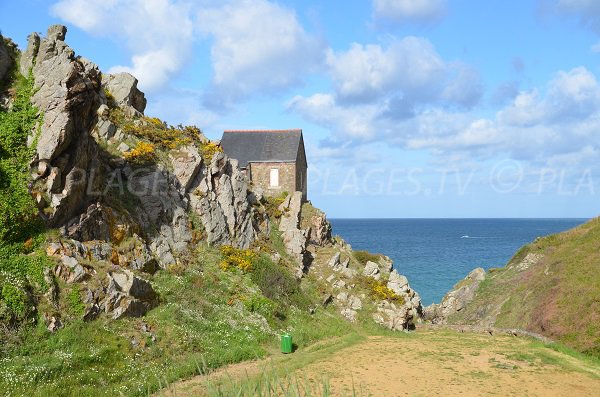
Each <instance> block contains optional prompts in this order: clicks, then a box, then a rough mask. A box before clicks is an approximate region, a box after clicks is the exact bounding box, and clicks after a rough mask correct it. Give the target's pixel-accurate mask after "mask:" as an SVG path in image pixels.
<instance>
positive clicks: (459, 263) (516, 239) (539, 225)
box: [331, 219, 586, 305]
mask: <svg viewBox="0 0 600 397" xmlns="http://www.w3.org/2000/svg"><path fill="white" fill-rule="evenodd" d="M585 221H586V219H331V224H332V226H333V233H334V234H337V235H340V236H342V237H343V238H344V240H346V241H347V242H348V243H350V244H351V245H352V248H353V249H359V250H368V251H371V252H379V253H383V254H385V255H387V256H389V257H390V258H392V259H393V260H394V267H395V268H396V269H397V270H398V272H400V273H401V274H404V275H406V276H407V277H408V280H409V282H410V284H411V286H412V287H413V288H414V289H415V290H416V291H417V292H419V294H420V295H421V299H422V301H423V304H424V305H429V304H430V303H433V302H439V301H440V300H441V299H442V297H443V296H444V294H445V293H446V292H448V291H449V290H450V289H451V288H452V286H453V285H454V284H455V283H456V282H457V281H459V280H461V279H462V278H464V277H465V276H466V275H467V273H469V272H470V271H471V270H472V269H474V268H476V267H483V268H484V269H486V270H487V269H489V268H491V267H502V266H504V265H505V264H506V262H508V260H509V259H510V258H511V257H512V256H513V255H514V253H515V252H516V251H517V250H518V249H519V248H520V247H521V246H523V245H525V244H527V243H529V242H531V241H533V240H534V239H535V238H536V237H538V236H545V235H548V234H553V233H557V232H561V231H563V230H567V229H570V228H572V227H574V226H577V225H579V224H581V223H584V222H585Z"/></svg>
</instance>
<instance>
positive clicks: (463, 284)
mask: <svg viewBox="0 0 600 397" xmlns="http://www.w3.org/2000/svg"><path fill="white" fill-rule="evenodd" d="M484 279H485V270H483V268H480V267H478V268H476V269H473V270H472V271H471V272H470V273H469V274H468V275H467V277H465V278H464V279H463V280H462V281H460V282H459V283H457V284H456V285H455V286H454V289H453V290H452V291H450V292H448V293H447V294H446V295H445V296H444V297H443V298H442V301H441V302H440V303H439V304H435V303H434V304H431V305H429V306H427V307H426V308H425V309H423V318H424V319H425V320H428V321H431V322H432V323H434V324H445V323H446V322H447V320H448V317H449V316H451V315H452V314H454V313H456V312H459V311H461V310H463V309H464V308H465V307H466V306H467V305H468V304H469V303H470V302H471V301H472V300H473V298H474V296H475V291H476V290H477V288H478V287H479V284H481V282H482V281H483V280H484Z"/></svg>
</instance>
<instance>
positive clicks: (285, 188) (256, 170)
mask: <svg viewBox="0 0 600 397" xmlns="http://www.w3.org/2000/svg"><path fill="white" fill-rule="evenodd" d="M248 168H249V172H248V174H249V176H250V180H251V181H252V183H253V184H254V185H255V186H259V187H261V188H262V189H263V190H264V191H265V193H266V194H267V195H269V196H279V195H280V194H281V193H283V192H288V193H293V192H295V191H296V190H297V189H296V180H297V176H296V164H294V163H281V162H264V163H263V162H252V163H250V164H248ZM273 168H275V169H278V170H279V186H277V187H272V186H271V185H270V182H271V169H273Z"/></svg>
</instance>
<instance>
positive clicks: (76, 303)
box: [68, 285, 85, 316]
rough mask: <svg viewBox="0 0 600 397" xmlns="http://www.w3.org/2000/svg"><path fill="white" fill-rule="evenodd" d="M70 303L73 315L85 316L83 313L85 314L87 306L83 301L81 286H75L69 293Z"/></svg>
mask: <svg viewBox="0 0 600 397" xmlns="http://www.w3.org/2000/svg"><path fill="white" fill-rule="evenodd" d="M68 301H69V306H70V307H71V310H72V311H73V313H74V314H75V315H77V316H83V313H84V312H85V305H84V304H83V302H82V300H81V291H80V290H79V286H77V285H75V286H73V288H72V289H71V292H69V296H68Z"/></svg>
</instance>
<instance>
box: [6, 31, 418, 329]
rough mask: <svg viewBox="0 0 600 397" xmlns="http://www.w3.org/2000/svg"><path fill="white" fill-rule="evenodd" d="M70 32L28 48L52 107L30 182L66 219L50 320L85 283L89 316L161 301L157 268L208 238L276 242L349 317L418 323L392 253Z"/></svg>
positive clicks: (26, 58)
mask: <svg viewBox="0 0 600 397" xmlns="http://www.w3.org/2000/svg"><path fill="white" fill-rule="evenodd" d="M66 32H67V30H66V28H65V27H64V26H60V25H55V26H51V27H50V28H49V29H48V33H47V35H46V37H43V38H40V37H39V36H38V35H37V34H35V33H34V34H32V35H30V36H29V38H28V45H27V48H26V50H25V51H24V52H23V53H22V55H21V59H20V72H21V74H23V75H24V76H27V75H29V74H30V73H31V75H30V76H31V78H32V79H33V85H34V94H33V95H32V97H31V103H32V104H33V105H34V106H35V107H36V108H37V109H38V112H39V113H38V114H39V120H40V121H41V123H39V125H38V126H36V127H35V128H34V129H33V130H32V131H31V133H30V136H29V139H28V144H29V145H30V146H31V147H32V148H33V149H34V156H33V158H32V159H31V164H30V166H31V183H30V193H31V195H32V196H33V198H34V201H35V205H36V206H37V208H38V210H39V216H40V217H41V218H42V219H43V221H44V222H45V224H46V226H47V227H48V228H49V229H50V230H57V231H58V233H55V232H51V233H48V234H47V236H46V242H45V243H43V244H42V249H43V251H44V252H45V256H46V257H47V258H49V263H50V265H49V266H47V267H45V268H44V269H43V272H44V279H45V280H46V284H48V285H50V286H51V287H50V290H49V291H48V292H47V293H46V294H45V295H44V297H38V298H35V297H34V296H31V303H32V304H33V305H34V306H36V307H38V306H39V307H42V308H44V307H45V308H46V309H44V310H43V313H41V314H42V316H43V317H44V318H45V320H46V322H47V325H48V329H50V330H52V331H54V330H56V329H58V328H60V327H61V326H62V323H63V322H64V321H65V318H64V315H63V313H62V312H61V310H60V306H61V303H60V296H61V288H62V289H63V290H64V289H69V290H71V291H79V292H80V295H81V296H80V297H81V299H82V305H83V310H82V311H81V313H80V316H81V317H82V318H83V319H84V320H86V321H91V320H93V319H95V318H98V317H99V316H103V315H104V316H108V317H112V318H115V319H116V318H120V317H124V316H134V317H137V316H141V315H144V314H145V313H146V312H147V311H148V310H149V309H151V308H153V307H155V306H156V305H158V304H159V303H160V299H159V296H158V295H157V294H156V293H155V291H154V288H155V287H153V285H152V283H151V282H149V281H147V279H148V278H149V277H150V275H152V274H154V273H155V272H157V271H160V270H161V269H162V270H165V269H167V270H169V269H173V268H186V267H187V266H188V265H189V264H190V263H191V261H193V260H195V259H196V258H193V255H194V252H195V247H196V246H198V244H208V245H210V246H217V247H219V246H232V247H233V249H236V248H237V249H251V250H254V251H255V252H256V253H257V254H262V253H264V252H269V255H271V261H272V262H274V263H275V264H277V265H280V266H283V267H284V268H286V266H288V265H290V266H291V268H290V269H287V268H286V269H287V270H285V271H291V272H293V273H294V275H295V277H296V279H297V280H303V279H307V278H310V279H311V280H312V281H310V282H315V283H317V284H318V285H320V287H319V288H320V290H322V294H321V296H320V297H319V299H321V300H322V304H323V306H328V305H329V304H330V303H333V304H334V306H335V307H336V310H337V311H338V312H339V313H341V315H342V316H343V317H345V318H346V319H348V320H350V321H357V319H359V317H361V316H362V317H365V318H367V319H369V321H373V320H374V321H376V322H377V323H380V324H382V325H384V326H386V327H388V328H390V329H406V328H409V327H411V326H412V324H413V322H414V321H415V320H416V319H417V318H418V317H419V316H420V313H421V304H420V299H419V296H418V294H416V293H415V292H414V291H413V290H412V289H411V288H410V286H409V285H408V280H406V278H405V277H403V276H401V275H399V274H398V273H397V272H396V271H395V270H392V265H391V261H389V258H386V257H383V256H381V255H379V256H374V259H373V261H368V262H366V263H362V262H360V261H358V260H357V259H356V258H355V255H354V253H353V252H352V250H351V249H350V247H349V246H347V245H346V244H345V243H344V242H343V241H342V240H340V239H333V238H332V237H331V226H330V224H329V223H328V222H327V219H326V217H325V214H324V213H322V212H321V211H319V210H317V209H315V208H313V207H312V206H311V205H310V204H305V205H304V206H303V205H302V200H301V192H296V193H293V194H292V195H289V196H288V197H287V198H286V199H285V200H282V202H278V203H277V204H275V207H273V206H274V204H272V201H273V199H272V198H267V197H263V196H262V194H261V193H260V192H254V191H251V189H250V186H249V183H248V180H247V179H246V177H245V175H244V174H243V173H242V172H241V171H240V170H239V168H238V166H237V162H236V161H235V160H232V159H229V158H227V156H225V155H224V154H223V153H222V152H221V151H220V150H219V148H218V147H217V146H216V145H214V144H213V143H212V142H210V141H209V140H208V139H206V138H205V137H204V136H203V135H202V133H201V132H200V130H198V129H197V128H195V127H193V126H188V127H182V126H179V127H172V126H168V125H167V124H166V123H164V122H162V121H160V120H158V119H156V118H151V117H147V116H145V115H144V114H143V112H144V110H145V107H146V99H145V96H144V94H143V93H142V92H141V91H139V89H138V88H137V80H136V79H135V77H133V76H131V75H129V74H127V73H120V74H116V75H106V74H103V73H102V72H101V71H100V70H99V69H98V67H97V66H96V65H95V64H93V63H92V62H91V61H89V60H86V59H84V58H82V57H79V56H77V55H76V54H75V52H74V51H73V50H72V49H71V48H70V47H69V46H68V45H67V44H66V43H65V36H66ZM2 54H3V53H2V52H1V51H0V55H2ZM2 57H4V56H3V55H2ZM3 59H4V58H3ZM7 98H9V99H8V101H9V102H10V100H11V99H10V97H7ZM9 107H10V106H8V107H7V108H9ZM269 203H271V204H269ZM269 205H271V209H270V210H269V208H267V207H269ZM277 207H278V208H277ZM274 209H275V210H276V211H274V212H273V210H274ZM273 238H275V239H279V238H280V239H281V243H282V244H283V247H284V252H281V253H280V252H277V250H276V249H274V248H273V246H274V244H275V243H274V241H273ZM227 252H229V251H227ZM240 252H242V251H240ZM224 255H225V254H224ZM239 255H242V254H239ZM254 255H255V256H256V254H254ZM242 256H243V255H242ZM255 256H254V257H255ZM238 259H239V258H238ZM242 259H243V258H242ZM236 260H237V259H236ZM0 270H1V269H0ZM0 281H2V280H0ZM2 282H5V281H2ZM299 282H300V281H299ZM300 283H301V282H300ZM61 286H62V287H61ZM34 295H35V294H34ZM76 295H77V294H76ZM36 299H37V301H36ZM48 307H50V308H53V309H48ZM312 310H313V311H314V310H315V309H314V308H313V309H312Z"/></svg>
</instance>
